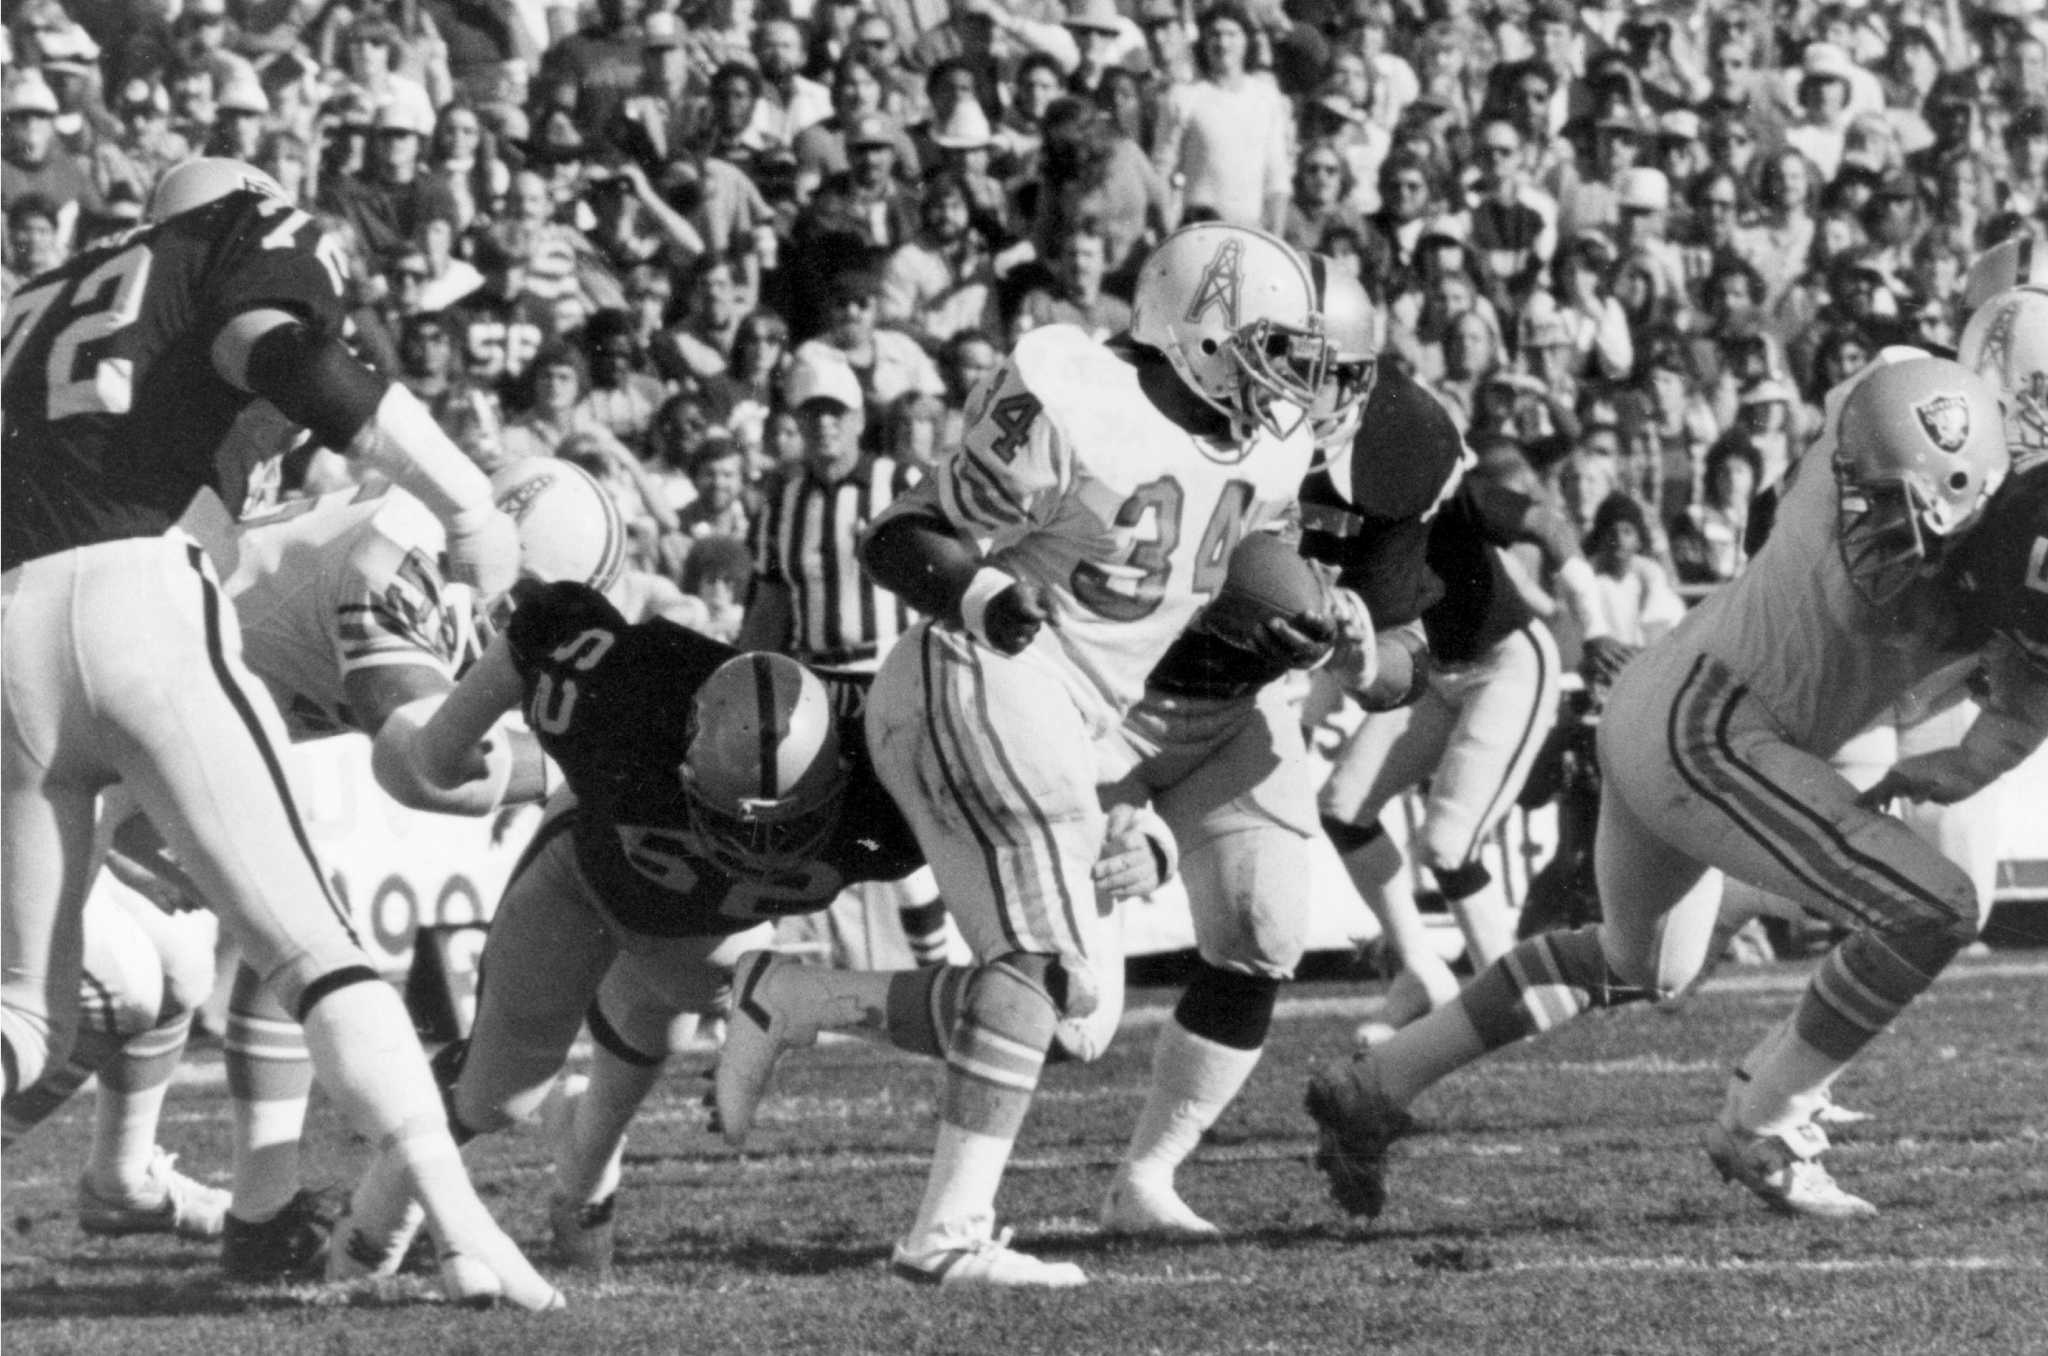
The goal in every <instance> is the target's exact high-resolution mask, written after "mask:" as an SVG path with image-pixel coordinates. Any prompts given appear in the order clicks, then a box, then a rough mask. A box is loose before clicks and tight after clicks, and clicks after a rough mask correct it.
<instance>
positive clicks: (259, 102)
mask: <svg viewBox="0 0 2048 1356" xmlns="http://www.w3.org/2000/svg"><path fill="white" fill-rule="evenodd" d="M269 116H270V99H269V97H268V96H267V95H265V94H264V93H263V85H262V83H261V82H260V81H258V80H257V79H256V77H255V76H254V75H253V74H252V75H250V76H247V77H246V78H242V79H237V80H233V81H230V82H229V83H228V84H227V85H226V86H224V87H223V88H222V90H221V92H220V100H219V107H218V110H217V112H216V114H215V117H214V122H213V138H212V140H210V141H209V142H207V144H206V146H205V148H204V151H203V153H204V154H206V155H221V156H226V157H227V158H229V159H230V160H246V161H253V160H254V159H255V158H256V148H257V147H258V146H259V145H261V144H262V141H263V127H264V123H265V120H266V119H268V118H269Z"/></svg>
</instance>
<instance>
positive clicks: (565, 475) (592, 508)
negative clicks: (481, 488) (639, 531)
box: [491, 457, 626, 593]
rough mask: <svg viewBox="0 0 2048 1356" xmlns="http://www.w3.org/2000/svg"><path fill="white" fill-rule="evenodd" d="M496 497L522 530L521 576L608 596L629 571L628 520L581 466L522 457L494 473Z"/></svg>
mask: <svg viewBox="0 0 2048 1356" xmlns="http://www.w3.org/2000/svg"><path fill="white" fill-rule="evenodd" d="M491 497H492V498H493V499H495V500H496V501H497V504H498V507H499V508H501V509H503V510H504V511H505V514H506V516H508V517H509V518H511V519H512V521H513V523H514V524H516V525H517V526H518V528H519V573H520V576H521V577H522V578H525V579H537V580H539V581H540V582H542V583H544V584H554V583H560V582H563V581H565V580H566V581H573V582H575V583H578V584H588V585H589V586H590V587H591V588H594V589H596V590H597V591H598V592H600V593H604V592H607V591H609V590H610V589H611V588H612V586H613V585H615V584H617V583H618V581H619V576H620V575H621V574H623V573H624V572H625V563H626V523H625V519H624V518H623V517H622V516H620V513H619V506H618V504H617V503H616V502H614V501H613V499H612V497H611V495H610V494H608V493H606V492H605V489H604V487H603V486H602V485H599V484H598V483H597V482H596V481H595V480H592V479H591V478H590V474H589V473H588V472H587V471H585V470H584V469H583V468H582V467H580V466H574V465H571V464H570V463H569V462H566V461H561V460H558V459H556V458H554V457H523V458H521V459H520V460H518V461H515V462H513V463H512V464H511V465H509V466H504V467H500V468H499V469H498V471H497V472H496V474H494V475H492V477H491Z"/></svg>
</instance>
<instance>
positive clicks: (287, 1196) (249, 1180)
mask: <svg viewBox="0 0 2048 1356" xmlns="http://www.w3.org/2000/svg"><path fill="white" fill-rule="evenodd" d="M223 1044H224V1046H225V1063H226V1066H227V1076H228V1100H229V1104H230V1106H231V1107H232V1110H233V1116H234V1142H235V1150H234V1174H235V1184H234V1195H235V1204H234V1213H235V1216H236V1217H237V1218H239V1219H243V1220H249V1221H257V1220H266V1219H269V1218H270V1217H271V1216H273V1215H275V1214H276V1213H277V1212H278V1211H280V1210H282V1209H283V1208H284V1207H285V1205H286V1204H287V1203H289V1202H290V1200H291V1198H292V1197H293V1196H294V1195H295V1194H297V1192H298V1190H299V1186H300V1175H299V1136H300V1134H301V1133H302V1132H303V1131H304V1129H305V1122H306V1103H307V1100H308V1099H309V1098H310V1096H311V1095H312V1091H313V1062H312V1058H311V1056H310V1055H309V1054H308V1053H307V1051H306V1032H305V1029H304V1028H303V1027H301V1026H300V1025H299V1024H298V1023H297V1022H295V1021H293V1020H292V1019H291V1018H290V1017H288V1016H286V1015H285V1012H284V1009H283V1008H282V1007H281V1006H279V1005H278V1003H277V1002H276V1001H275V1000H274V999H273V998H272V997H270V995H269V993H268V992H267V991H266V990H264V989H263V987H262V985H261V984H260V983H259V982H258V981H257V979H256V976H255V973H254V972H253V971H251V970H249V969H248V968H247V967H244V968H243V970H242V972H241V973H240V974H238V975H237V976H236V977H235V992H234V998H233V999H232V1001H231V1002H230V1003H229V1006H228V1022H227V1033H226V1039H225V1041H224V1042H223Z"/></svg>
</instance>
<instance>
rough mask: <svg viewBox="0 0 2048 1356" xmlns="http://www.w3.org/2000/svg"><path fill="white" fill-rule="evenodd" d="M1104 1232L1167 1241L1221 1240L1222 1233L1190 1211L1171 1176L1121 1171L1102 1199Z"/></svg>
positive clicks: (1117, 1173) (1126, 1169)
mask: <svg viewBox="0 0 2048 1356" xmlns="http://www.w3.org/2000/svg"><path fill="white" fill-rule="evenodd" d="M1100 1218H1101V1221H1102V1231H1103V1232H1104V1233H1108V1234H1148V1235H1151V1236H1153V1237H1155V1238H1156V1237H1167V1238H1189V1239H1192V1238H1218V1237H1221V1236H1222V1233H1223V1231H1222V1230H1221V1229H1218V1228H1217V1227H1216V1226H1215V1225H1213V1224H1211V1223H1210V1222H1209V1221H1208V1220H1205V1219H1203V1218H1202V1217H1201V1216H1200V1215H1198V1214H1196V1213H1195V1212H1194V1211H1192V1210H1190V1209H1189V1208H1188V1203H1187V1202H1186V1201H1184V1200H1182V1199H1181V1198H1180V1193H1179V1192H1177V1191H1175V1190H1174V1189H1173V1179H1172V1178H1171V1177H1156V1178H1155V1177H1137V1176H1134V1175H1133V1174H1132V1173H1131V1170H1130V1169H1129V1168H1127V1167H1125V1168H1118V1169H1117V1171H1116V1176H1115V1178H1113V1179H1112V1180H1111V1181H1110V1184H1109V1194H1108V1195H1107V1196H1105V1197H1103V1198H1102V1213H1101V1216H1100Z"/></svg>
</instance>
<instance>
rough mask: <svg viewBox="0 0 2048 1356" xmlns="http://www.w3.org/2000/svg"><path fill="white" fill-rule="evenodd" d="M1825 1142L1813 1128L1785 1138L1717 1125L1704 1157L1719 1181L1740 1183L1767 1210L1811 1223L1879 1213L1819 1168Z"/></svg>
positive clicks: (1806, 1127) (1804, 1127)
mask: <svg viewBox="0 0 2048 1356" xmlns="http://www.w3.org/2000/svg"><path fill="white" fill-rule="evenodd" d="M1827 1147H1828V1137H1827V1135H1826V1134H1825V1133H1824V1132H1823V1131H1822V1130H1821V1128H1820V1127H1819V1126H1817V1125H1814V1124H1812V1123H1810V1122H1809V1123H1808V1124H1806V1125H1802V1126H1800V1127H1799V1128H1798V1129H1796V1130H1793V1131H1791V1132H1789V1133H1788V1134H1784V1135H1759V1134H1754V1133H1752V1132H1750V1131H1747V1130H1738V1129H1735V1128H1734V1127H1732V1126H1728V1125H1724V1124H1722V1123H1721V1122H1719V1121H1716V1122H1715V1123H1714V1125H1713V1126H1712V1128H1710V1129H1709V1130H1708V1131H1707V1135H1706V1148H1707V1157H1708V1158H1709V1159H1711V1160H1713V1164H1714V1167H1715V1168H1716V1169H1717V1170H1719V1172H1720V1174H1721V1180H1723V1181H1725V1182H1740V1183H1742V1185H1744V1186H1746V1187H1748V1188H1749V1189H1750V1191H1751V1192H1752V1193H1754V1194H1755V1195H1756V1197H1757V1199H1759V1200H1761V1201H1762V1202H1763V1203H1764V1204H1765V1205H1768V1206H1769V1207H1771V1209H1773V1210H1776V1211H1778V1212H1779V1213H1780V1214H1785V1215H1809V1216H1812V1217H1813V1218H1815V1219H1860V1218H1862V1217H1864V1216H1866V1215H1875V1214H1876V1213H1877V1207H1876V1206H1874V1205H1872V1204H1871V1203H1870V1202H1869V1201H1866V1200H1864V1199H1863V1198H1862V1197H1861V1196H1852V1195H1850V1194H1849V1193H1848V1192H1846V1191H1844V1190H1842V1188H1841V1187H1839V1186H1837V1185H1836V1184H1835V1179H1834V1178H1833V1177H1831V1176H1829V1175H1828V1170H1827V1169H1826V1168H1824V1167H1822V1166H1821V1165H1820V1155H1821V1152H1822V1151H1823V1150H1825V1149H1826V1148H1827Z"/></svg>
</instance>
